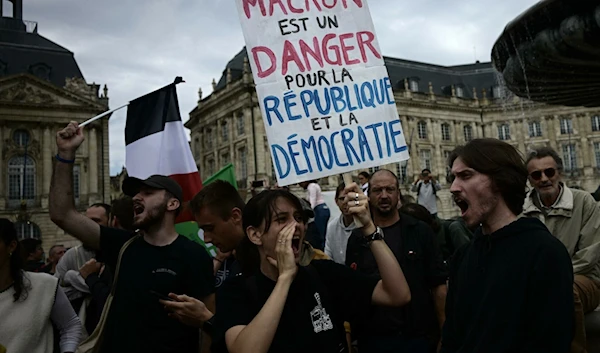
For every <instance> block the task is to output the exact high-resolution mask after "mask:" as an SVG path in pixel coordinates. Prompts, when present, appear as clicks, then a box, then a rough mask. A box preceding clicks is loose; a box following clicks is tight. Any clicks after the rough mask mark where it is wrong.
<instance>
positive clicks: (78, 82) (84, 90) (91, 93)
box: [64, 77, 98, 100]
mask: <svg viewBox="0 0 600 353" xmlns="http://www.w3.org/2000/svg"><path fill="white" fill-rule="evenodd" d="M64 88H65V89H66V90H67V91H69V92H72V93H75V94H77V95H79V96H82V97H85V98H87V99H90V100H97V99H98V96H97V94H96V91H95V89H94V87H93V85H92V86H90V85H88V84H87V82H85V80H84V79H82V78H80V77H73V78H66V79H65V87H64Z"/></svg>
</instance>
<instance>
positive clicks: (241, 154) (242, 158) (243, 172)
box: [238, 147, 248, 180]
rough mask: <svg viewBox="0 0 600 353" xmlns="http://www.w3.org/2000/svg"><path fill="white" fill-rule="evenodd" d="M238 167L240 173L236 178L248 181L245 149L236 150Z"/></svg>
mask: <svg viewBox="0 0 600 353" xmlns="http://www.w3.org/2000/svg"><path fill="white" fill-rule="evenodd" d="M238 165H239V166H240V172H239V176H238V178H240V179H244V180H245V179H248V154H247V152H246V147H241V148H239V149H238Z"/></svg>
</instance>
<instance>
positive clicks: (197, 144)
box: [194, 137, 201, 156]
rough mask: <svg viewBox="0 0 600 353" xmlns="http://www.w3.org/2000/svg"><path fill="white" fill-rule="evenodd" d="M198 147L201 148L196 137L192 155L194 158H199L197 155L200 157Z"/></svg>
mask: <svg viewBox="0 0 600 353" xmlns="http://www.w3.org/2000/svg"><path fill="white" fill-rule="evenodd" d="M200 147H201V146H200V139H199V138H198V137H196V138H195V139H194V154H195V155H196V156H199V155H200Z"/></svg>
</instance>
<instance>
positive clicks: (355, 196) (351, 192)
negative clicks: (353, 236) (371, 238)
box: [344, 183, 373, 228]
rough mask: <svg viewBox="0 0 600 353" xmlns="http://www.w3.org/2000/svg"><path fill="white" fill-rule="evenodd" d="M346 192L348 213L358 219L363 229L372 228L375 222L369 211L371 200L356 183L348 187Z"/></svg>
mask: <svg viewBox="0 0 600 353" xmlns="http://www.w3.org/2000/svg"><path fill="white" fill-rule="evenodd" d="M344 192H345V193H346V200H345V201H344V203H345V204H346V207H347V208H348V212H349V213H350V214H351V215H352V216H354V217H356V218H358V220H359V221H360V222H361V223H362V224H363V228H365V227H370V226H371V225H372V224H373V220H372V219H371V212H370V211H369V199H368V198H367V196H366V195H365V193H364V192H363V191H362V189H361V188H360V187H359V186H358V185H357V184H356V183H352V184H350V185H348V186H346V188H345V189H344Z"/></svg>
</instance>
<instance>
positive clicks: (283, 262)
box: [267, 221, 298, 279]
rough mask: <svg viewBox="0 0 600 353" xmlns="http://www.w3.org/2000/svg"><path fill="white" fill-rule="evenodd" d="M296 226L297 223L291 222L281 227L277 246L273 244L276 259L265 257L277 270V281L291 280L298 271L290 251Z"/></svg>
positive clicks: (292, 252)
mask: <svg viewBox="0 0 600 353" xmlns="http://www.w3.org/2000/svg"><path fill="white" fill-rule="evenodd" d="M297 225H298V223H297V222H295V221H294V222H291V223H290V224H288V225H286V226H285V227H283V229H281V231H280V232H279V234H278V235H277V244H275V255H276V256H277V259H274V258H272V257H270V256H267V260H268V261H269V263H271V265H273V266H275V267H277V269H278V270H279V279H293V278H294V277H295V276H296V272H297V271H298V267H297V266H296V257H295V256H294V250H293V249H292V238H293V237H294V233H295V232H296V226H297Z"/></svg>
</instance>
